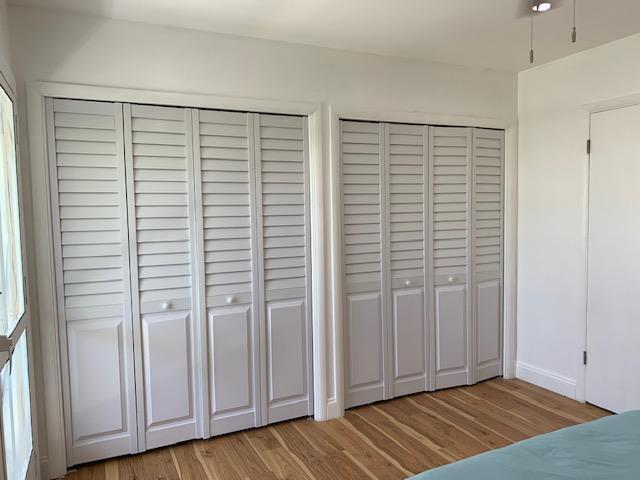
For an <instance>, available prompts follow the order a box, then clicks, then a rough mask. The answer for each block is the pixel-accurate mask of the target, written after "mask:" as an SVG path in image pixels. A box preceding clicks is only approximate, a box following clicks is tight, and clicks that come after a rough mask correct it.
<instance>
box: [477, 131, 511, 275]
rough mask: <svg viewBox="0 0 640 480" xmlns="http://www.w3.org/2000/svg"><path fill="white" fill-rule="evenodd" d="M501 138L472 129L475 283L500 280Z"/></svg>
mask: <svg viewBox="0 0 640 480" xmlns="http://www.w3.org/2000/svg"><path fill="white" fill-rule="evenodd" d="M503 135H504V132H502V131H499V130H486V129H480V128H474V129H473V150H474V154H473V190H474V191H473V262H474V263H473V267H474V275H475V278H476V280H490V279H499V278H501V276H502V225H503V201H502V197H503V191H502V184H503V182H502V176H503V173H502V169H503V165H502V164H503V160H502V159H503V157H504V153H503V141H504V140H503Z"/></svg>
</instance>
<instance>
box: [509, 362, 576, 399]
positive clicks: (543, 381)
mask: <svg viewBox="0 0 640 480" xmlns="http://www.w3.org/2000/svg"><path fill="white" fill-rule="evenodd" d="M516 378H519V379H521V380H524V381H525V382H529V383H533V384H534V385H537V386H539V387H542V388H546V389H547V390H551V391H552V392H556V393H559V394H560V395H564V396H565V397H569V398H573V399H574V400H575V398H576V381H575V380H574V379H572V378H568V377H565V376H562V375H558V374H557V373H554V372H550V371H549V370H545V369H543V368H539V367H534V366H533V365H528V364H526V363H523V362H516Z"/></svg>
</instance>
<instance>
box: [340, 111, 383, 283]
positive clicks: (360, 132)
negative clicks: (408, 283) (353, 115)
mask: <svg viewBox="0 0 640 480" xmlns="http://www.w3.org/2000/svg"><path fill="white" fill-rule="evenodd" d="M341 127H342V218H343V225H342V235H343V263H344V266H343V268H344V288H345V292H346V293H349V292H358V291H361V292H362V291H370V290H380V289H381V288H382V286H381V271H382V248H381V230H380V224H381V216H380V214H381V200H380V185H381V167H382V166H381V159H380V141H381V139H380V134H379V128H380V125H379V124H378V123H367V122H349V121H342V122H341Z"/></svg>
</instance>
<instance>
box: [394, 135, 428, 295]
mask: <svg viewBox="0 0 640 480" xmlns="http://www.w3.org/2000/svg"><path fill="white" fill-rule="evenodd" d="M388 128H389V173H388V178H389V180H388V181H389V192H388V196H389V207H390V208H389V213H388V217H389V229H390V240H391V245H390V250H391V252H390V257H391V259H390V262H391V282H392V286H393V287H401V286H409V285H414V286H420V285H424V268H425V264H424V261H425V257H424V251H425V250H424V247H425V245H424V241H425V224H424V214H425V212H424V193H425V192H424V190H425V185H426V177H425V167H426V165H425V151H424V150H425V148H426V146H425V145H424V143H425V142H424V127H423V126H420V125H400V124H394V123H391V124H389V127H388ZM406 282H409V284H407V283H406Z"/></svg>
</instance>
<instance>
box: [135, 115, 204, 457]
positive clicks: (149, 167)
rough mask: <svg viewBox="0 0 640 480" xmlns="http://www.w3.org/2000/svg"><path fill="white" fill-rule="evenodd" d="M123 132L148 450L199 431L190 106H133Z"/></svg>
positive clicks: (143, 442)
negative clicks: (193, 286)
mask: <svg viewBox="0 0 640 480" xmlns="http://www.w3.org/2000/svg"><path fill="white" fill-rule="evenodd" d="M124 132H125V133H124V135H125V164H126V169H127V196H128V202H127V203H128V211H129V242H130V251H131V252H132V253H131V255H130V269H131V274H132V275H131V278H132V282H131V287H132V292H133V293H132V295H133V298H132V300H133V301H132V304H133V318H134V332H135V335H136V341H135V344H136V345H140V347H141V348H138V349H137V352H136V353H137V356H136V385H137V386H138V388H137V392H138V394H137V406H138V412H139V413H138V428H139V430H138V437H139V442H140V450H143V449H150V448H156V447H160V446H163V445H169V444H172V443H177V442H182V441H184V440H189V439H192V438H195V437H196V436H197V422H196V419H197V415H196V410H197V408H196V399H197V398H198V397H199V395H198V392H199V391H200V383H201V382H199V381H197V379H198V378H199V374H198V373H197V371H198V369H199V366H200V362H196V359H195V355H196V346H197V343H196V338H200V337H201V336H202V334H201V330H200V324H199V321H198V320H199V316H196V317H194V314H193V312H194V305H193V303H194V302H193V298H194V296H193V293H192V283H193V282H192V264H193V263H195V234H194V233H195V227H194V221H193V213H194V210H195V209H194V201H193V154H192V128H191V110H189V109H185V108H172V107H157V106H150V105H128V104H127V105H124ZM143 412H144V415H143Z"/></svg>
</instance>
